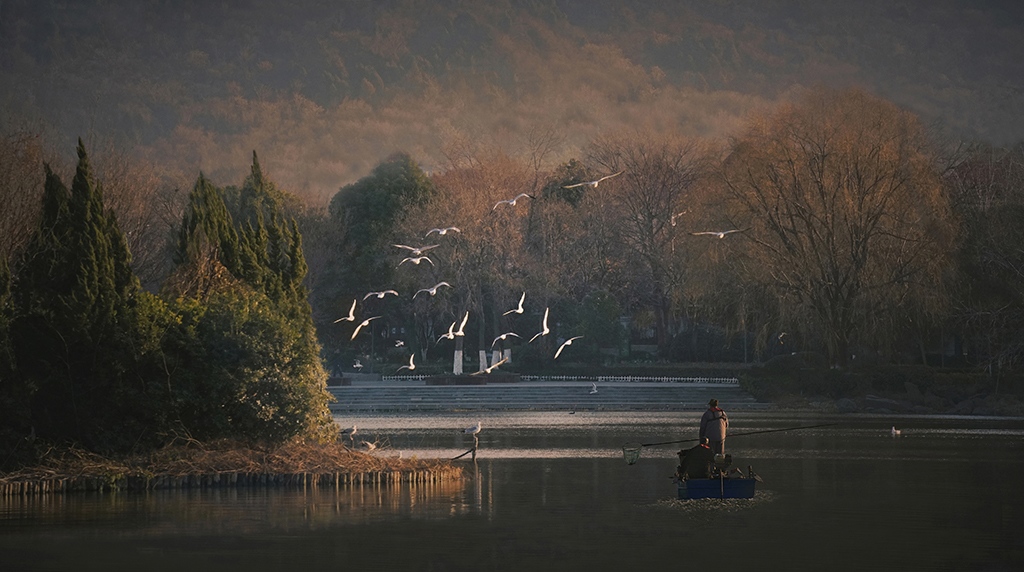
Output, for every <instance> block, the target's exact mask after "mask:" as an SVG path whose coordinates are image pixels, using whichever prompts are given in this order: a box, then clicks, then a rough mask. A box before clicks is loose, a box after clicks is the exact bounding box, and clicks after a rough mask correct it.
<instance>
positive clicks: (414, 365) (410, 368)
mask: <svg viewBox="0 0 1024 572" xmlns="http://www.w3.org/2000/svg"><path fill="white" fill-rule="evenodd" d="M415 357H416V354H415V353H414V354H412V355H411V356H409V365H403V366H402V367H400V368H398V370H397V371H402V370H403V369H407V370H409V371H412V370H414V369H416V364H414V363H412V360H413V358H415Z"/></svg>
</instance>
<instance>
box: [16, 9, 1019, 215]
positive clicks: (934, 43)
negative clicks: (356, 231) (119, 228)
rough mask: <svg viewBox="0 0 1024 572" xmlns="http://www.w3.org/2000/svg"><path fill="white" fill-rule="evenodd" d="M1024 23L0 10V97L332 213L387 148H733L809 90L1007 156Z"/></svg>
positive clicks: (59, 141) (65, 147) (583, 13)
mask: <svg viewBox="0 0 1024 572" xmlns="http://www.w3.org/2000/svg"><path fill="white" fill-rule="evenodd" d="M1022 24H1024V2H977V1H967V0H945V1H943V0H935V1H919V2H899V1H894V0H869V1H857V2H848V1H838V0H823V1H796V2H784V1H757V2H754V1H750V2H742V1H733V2H729V1H698V0H691V1H686V0H649V1H641V0H632V1H628V0H619V1H610V0H537V1H521V2H519V1H505V2H500V1H494V2H490V1H488V2H479V1H470V0H464V1H448V2H437V1H431V2H427V1H417V0H396V1H390V2H369V1H363V0H358V1H354V0H353V1H344V0H341V1H339V0H298V1H292V2H269V1H268V2H255V1H250V2H238V1H224V2H207V1H198V0H197V1H166V0H141V1H138V2H127V1H114V2H109V1H107V2H102V1H99V0H97V1H88V0H84V1H75V2H57V1H51V0H2V2H0V80H2V81H0V102H2V103H3V106H4V107H3V108H4V110H5V116H4V117H3V121H4V122H5V123H7V124H8V128H10V127H12V126H13V127H17V126H28V127H29V128H31V129H36V130H42V131H45V133H46V134H47V135H48V138H49V139H50V140H51V141H53V144H54V145H57V146H58V147H59V149H61V152H64V153H67V154H68V155H71V154H72V153H73V149H74V146H73V142H74V140H75V139H76V138H77V137H78V136H83V137H85V138H87V139H94V140H104V141H114V142H116V143H117V144H118V145H121V146H123V147H124V148H126V149H131V150H132V151H133V152H137V153H139V154H140V155H144V156H146V157H148V158H150V159H152V160H155V161H159V162H160V163H161V164H162V165H164V166H165V167H166V169H167V172H168V173H169V174H170V176H171V177H177V178H178V179H180V180H181V181H187V180H188V179H189V178H194V177H195V174H196V173H198V171H199V170H200V169H202V170H203V171H205V172H206V173H207V174H209V175H210V176H211V177H212V178H213V179H214V180H215V181H216V182H218V183H219V184H233V183H238V182H240V181H241V177H242V176H243V174H244V172H245V170H246V169H247V168H248V164H249V160H250V157H251V152H252V150H254V149H255V150H257V151H258V152H259V153H260V157H261V161H262V163H263V164H264V166H265V168H266V169H267V170H268V171H269V172H270V174H271V176H272V177H273V178H274V179H275V180H276V181H278V183H279V184H280V185H281V186H283V187H285V188H287V189H289V190H292V191H294V192H298V193H299V194H301V195H303V196H305V197H307V198H310V199H312V200H323V199H325V198H327V197H329V196H330V195H331V194H333V193H334V192H335V191H336V190H337V189H338V188H339V187H340V186H342V185H344V184H347V183H350V182H352V181H354V180H355V179H357V178H358V177H361V176H363V175H365V174H367V173H368V172H369V170H370V169H371V168H372V167H373V166H374V165H375V164H376V163H377V162H378V161H380V160H381V159H382V158H383V157H384V156H386V155H387V154H389V153H391V152H393V151H396V150H403V151H406V152H408V153H410V154H411V155H412V156H413V157H414V158H416V159H417V160H419V161H420V162H421V163H422V164H423V165H424V166H425V167H426V168H428V169H441V168H443V167H444V165H445V161H446V154H447V156H450V155H451V154H452V153H454V152H455V151H456V150H461V151H462V152H465V151H467V150H468V152H473V151H474V150H475V149H478V148H486V147H500V148H502V149H504V150H506V151H509V152H512V153H516V152H520V151H522V150H523V149H525V148H526V147H527V145H528V141H529V140H530V137H531V134H534V135H535V134H536V133H537V132H539V131H543V130H552V131H554V132H556V133H557V134H558V135H559V136H561V137H563V138H564V141H565V143H564V145H563V146H562V148H560V149H559V154H558V156H557V157H555V159H557V160H559V161H562V160H567V159H568V158H570V157H572V156H577V155H579V154H580V150H581V148H583V147H585V145H586V144H587V142H588V141H590V140H591V139H592V138H593V137H594V136H596V135H598V134H600V133H604V132H608V131H614V130H619V129H645V130H650V131H652V132H658V131H675V132H679V133H683V134H686V135H691V136H697V137H709V138H725V137H728V136H729V135H730V134H733V133H736V131H737V130H738V129H739V128H740V127H741V126H742V125H743V123H744V121H745V120H746V118H747V116H748V114H749V113H751V112H752V111H756V110H758V109H764V108H766V107H769V106H771V105H773V104H774V103H776V102H778V101H779V100H781V99H785V98H787V97H790V96H792V95H793V94H795V93H798V92H799V91H800V90H801V89H803V88H806V87H809V86H814V85H819V84H825V85H831V86H859V87H862V88H864V89H867V90H868V91H871V92H873V93H875V94H877V95H880V96H882V97H885V98H888V99H890V100H892V101H894V102H896V103H897V104H899V105H902V106H905V107H907V108H909V109H911V110H913V111H915V112H917V113H918V114H919V115H920V116H921V118H922V120H924V121H925V122H926V123H929V124H934V125H936V127H937V128H940V129H942V130H943V131H945V132H948V133H950V134H953V135H955V136H957V137H961V138H965V139H970V140H983V141H988V142H993V143H997V144H1005V143H1010V142H1015V141H1018V140H1020V139H1021V133H1024V80H1022V78H1024V60H1022V58H1021V54H1022V52H1024V49H1022V48H1024V26H1022ZM182 184H188V183H187V182H183V183H182Z"/></svg>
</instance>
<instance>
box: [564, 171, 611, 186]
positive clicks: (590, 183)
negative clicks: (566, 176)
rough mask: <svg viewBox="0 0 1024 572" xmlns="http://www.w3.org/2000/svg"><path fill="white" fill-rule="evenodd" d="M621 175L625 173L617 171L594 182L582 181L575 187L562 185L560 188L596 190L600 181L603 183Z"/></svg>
mask: <svg viewBox="0 0 1024 572" xmlns="http://www.w3.org/2000/svg"><path fill="white" fill-rule="evenodd" d="M623 173H625V171H619V172H618V173H612V174H611V175H605V176H603V177H601V178H600V179H598V180H596V181H584V182H582V183H576V184H575V185H563V186H562V188H563V189H573V188H576V187H583V186H587V187H590V188H592V189H594V188H597V185H599V184H600V183H601V181H604V180H606V179H610V178H612V177H618V176H619V175H621V174H623Z"/></svg>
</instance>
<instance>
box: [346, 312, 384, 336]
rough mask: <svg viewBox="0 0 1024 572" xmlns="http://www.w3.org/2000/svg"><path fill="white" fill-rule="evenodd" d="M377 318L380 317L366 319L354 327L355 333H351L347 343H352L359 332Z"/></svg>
mask: <svg viewBox="0 0 1024 572" xmlns="http://www.w3.org/2000/svg"><path fill="white" fill-rule="evenodd" d="M379 317H380V316H374V317H372V318H367V319H365V320H363V321H362V323H360V324H359V325H358V326H356V331H354V332H352V337H351V338H350V339H349V341H352V340H354V339H356V336H358V335H359V330H361V329H363V328H364V327H366V326H369V325H370V321H371V320H376V319H377V318H379Z"/></svg>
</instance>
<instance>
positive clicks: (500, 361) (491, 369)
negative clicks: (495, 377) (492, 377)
mask: <svg viewBox="0 0 1024 572" xmlns="http://www.w3.org/2000/svg"><path fill="white" fill-rule="evenodd" d="M507 361H508V358H507V357H506V358H501V359H500V360H499V361H496V362H494V364H493V365H492V366H491V367H487V368H484V369H482V370H480V371H478V372H476V373H473V374H472V375H483V374H487V373H491V372H492V371H494V370H496V369H498V366H500V365H501V364H503V363H505V362H507Z"/></svg>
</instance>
